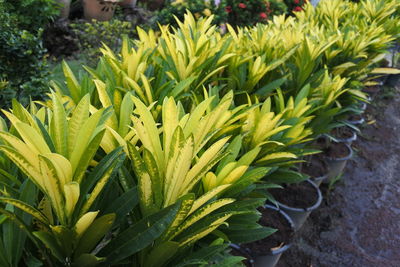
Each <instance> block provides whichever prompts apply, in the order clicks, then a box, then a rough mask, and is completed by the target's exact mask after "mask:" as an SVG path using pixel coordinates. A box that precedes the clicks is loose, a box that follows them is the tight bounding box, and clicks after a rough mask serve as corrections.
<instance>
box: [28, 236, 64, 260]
mask: <svg viewBox="0 0 400 267" xmlns="http://www.w3.org/2000/svg"><path fill="white" fill-rule="evenodd" d="M33 235H34V236H35V237H37V238H38V239H39V240H40V241H42V242H43V244H45V246H46V247H47V248H48V249H50V251H51V252H52V254H53V256H54V257H56V258H57V259H58V260H59V261H61V262H63V261H64V259H65V256H64V255H63V254H62V251H63V250H62V248H61V247H60V246H59V245H58V243H57V240H56V239H55V237H54V236H53V235H52V234H50V233H49V232H43V231H40V232H33Z"/></svg>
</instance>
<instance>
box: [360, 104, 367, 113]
mask: <svg viewBox="0 0 400 267" xmlns="http://www.w3.org/2000/svg"><path fill="white" fill-rule="evenodd" d="M360 109H361V110H362V111H363V112H364V111H365V110H366V109H367V103H365V102H361V103H360Z"/></svg>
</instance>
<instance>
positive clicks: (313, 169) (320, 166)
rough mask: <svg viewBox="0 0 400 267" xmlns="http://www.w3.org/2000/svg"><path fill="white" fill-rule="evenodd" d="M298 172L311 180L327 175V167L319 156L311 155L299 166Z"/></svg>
mask: <svg viewBox="0 0 400 267" xmlns="http://www.w3.org/2000/svg"><path fill="white" fill-rule="evenodd" d="M300 171H301V172H302V173H304V174H307V175H309V176H310V177H312V178H318V177H321V176H324V175H325V174H327V173H328V166H327V165H326V162H325V161H324V159H323V157H322V156H321V155H313V156H311V157H310V158H309V159H308V160H307V162H305V163H303V165H301V170H300Z"/></svg>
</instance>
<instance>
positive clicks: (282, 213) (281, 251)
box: [254, 204, 295, 258]
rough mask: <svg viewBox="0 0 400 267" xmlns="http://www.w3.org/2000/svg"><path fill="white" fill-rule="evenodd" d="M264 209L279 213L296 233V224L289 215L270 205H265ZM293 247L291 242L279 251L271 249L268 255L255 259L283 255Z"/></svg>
mask: <svg viewBox="0 0 400 267" xmlns="http://www.w3.org/2000/svg"><path fill="white" fill-rule="evenodd" d="M263 208H265V209H272V210H275V211H277V212H279V213H280V214H281V215H282V216H283V217H284V218H285V219H286V221H287V222H288V223H289V225H290V228H291V229H292V230H293V232H295V226H294V222H293V220H292V218H290V216H289V215H287V213H286V212H284V211H283V210H281V209H279V208H278V207H276V206H274V205H270V204H265V205H264V206H263ZM267 238H268V237H267ZM291 246H292V241H290V243H289V244H285V245H283V246H282V247H280V248H278V249H270V250H269V252H267V253H265V254H263V255H258V256H254V258H256V257H263V256H271V255H278V254H281V253H283V252H285V251H286V250H288V249H289V248H290V247H291Z"/></svg>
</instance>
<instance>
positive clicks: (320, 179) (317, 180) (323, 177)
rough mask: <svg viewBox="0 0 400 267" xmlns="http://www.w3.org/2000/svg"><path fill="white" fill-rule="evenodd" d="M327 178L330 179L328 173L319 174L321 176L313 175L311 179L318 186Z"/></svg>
mask: <svg viewBox="0 0 400 267" xmlns="http://www.w3.org/2000/svg"><path fill="white" fill-rule="evenodd" d="M326 179H328V174H325V175H322V176H319V177H315V178H314V177H311V178H310V180H311V181H312V182H313V183H314V184H315V185H316V186H318V187H319V186H320V185H321V184H322V183H323V182H324V181H326Z"/></svg>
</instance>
